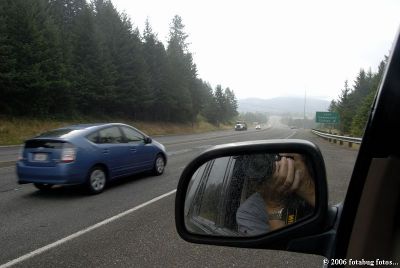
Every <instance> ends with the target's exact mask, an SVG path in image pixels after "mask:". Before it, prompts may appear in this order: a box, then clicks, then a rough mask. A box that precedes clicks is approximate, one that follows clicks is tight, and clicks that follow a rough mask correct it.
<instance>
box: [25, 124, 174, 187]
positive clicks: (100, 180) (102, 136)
mask: <svg viewBox="0 0 400 268" xmlns="http://www.w3.org/2000/svg"><path fill="white" fill-rule="evenodd" d="M166 163H167V153H166V151H165V147H164V146H163V145H162V144H161V143H159V142H157V141H155V140H152V139H151V138H150V137H148V136H147V135H146V134H144V133H143V132H141V131H139V130H138V129H136V128H134V127H132V126H129V125H125V124H119V123H110V124H90V125H88V124H86V125H73V126H68V127H63V128H59V129H55V130H51V131H49V132H46V133H43V134H41V135H39V136H37V137H35V138H32V139H29V140H27V141H26V142H25V146H24V148H23V151H22V155H21V156H20V159H19V161H18V162H17V175H18V183H20V184H23V183H34V185H35V186H36V187H37V188H38V189H41V190H45V189H49V188H51V187H52V186H53V185H56V184H86V186H87V188H88V190H89V191H90V192H91V193H94V194H96V193H100V192H102V191H103V190H104V187H105V186H106V184H107V182H108V181H109V180H112V179H115V178H118V177H123V176H128V175H132V174H135V173H139V172H144V171H153V172H154V174H155V175H161V174H162V173H163V172H164V168H165V166H166Z"/></svg>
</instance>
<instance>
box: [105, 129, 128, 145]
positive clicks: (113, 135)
mask: <svg viewBox="0 0 400 268" xmlns="http://www.w3.org/2000/svg"><path fill="white" fill-rule="evenodd" d="M122 142H123V138H122V133H121V131H120V130H119V128H118V127H109V128H105V129H102V130H100V131H99V143H122Z"/></svg>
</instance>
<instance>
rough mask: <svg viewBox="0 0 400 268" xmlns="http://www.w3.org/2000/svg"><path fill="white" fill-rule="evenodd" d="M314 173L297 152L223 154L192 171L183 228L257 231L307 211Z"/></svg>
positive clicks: (206, 231) (312, 195)
mask: <svg viewBox="0 0 400 268" xmlns="http://www.w3.org/2000/svg"><path fill="white" fill-rule="evenodd" d="M313 174H314V172H313V170H312V165H311V164H310V161H309V159H308V158H307V157H306V156H305V155H301V154H296V153H282V154H265V153H264V154H249V155H240V156H226V157H220V158H216V159H213V160H211V161H208V162H206V163H205V164H203V165H202V166H201V167H200V168H199V169H198V170H196V172H195V173H194V174H193V176H192V178H191V181H190V183H189V187H188V190H187V194H186V200H185V211H184V213H185V225H186V228H187V229H188V230H189V231H190V232H192V233H197V234H209V235H217V236H256V235H262V234H266V233H268V232H271V231H274V230H277V229H279V228H283V227H285V226H286V225H288V224H292V223H295V222H297V221H299V220H301V219H304V218H306V217H307V216H310V215H312V213H313V211H314V207H315V184H314V179H315V178H314V175H313Z"/></svg>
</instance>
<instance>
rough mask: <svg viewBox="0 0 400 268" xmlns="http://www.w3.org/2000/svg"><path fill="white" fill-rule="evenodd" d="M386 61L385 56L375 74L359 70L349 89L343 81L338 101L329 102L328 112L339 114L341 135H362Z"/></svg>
mask: <svg viewBox="0 0 400 268" xmlns="http://www.w3.org/2000/svg"><path fill="white" fill-rule="evenodd" d="M387 60H388V58H387V57H386V56H385V60H383V61H381V63H380V64H379V66H378V71H377V72H376V73H373V72H372V71H371V70H369V71H368V72H366V71H365V70H363V69H361V70H360V72H359V73H358V75H357V77H356V79H355V80H354V86H353V87H352V88H351V87H349V84H348V81H345V83H344V88H343V89H342V92H341V94H340V96H339V97H338V99H337V100H332V101H331V104H330V107H329V111H331V112H338V113H339V116H340V124H339V126H338V127H339V130H340V131H341V132H342V133H343V134H351V135H353V136H358V137H359V136H362V135H363V133H364V128H365V125H366V123H367V120H368V116H369V112H370V109H371V105H372V102H373V100H374V97H375V94H376V91H377V89H378V86H379V83H380V81H381V79H382V76H383V72H384V69H385V65H386V63H387Z"/></svg>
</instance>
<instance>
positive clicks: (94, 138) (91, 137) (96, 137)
mask: <svg viewBox="0 0 400 268" xmlns="http://www.w3.org/2000/svg"><path fill="white" fill-rule="evenodd" d="M86 138H87V139H88V140H89V141H91V142H93V143H99V133H98V132H97V131H96V132H93V133H91V134H89V135H87V136H86Z"/></svg>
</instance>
